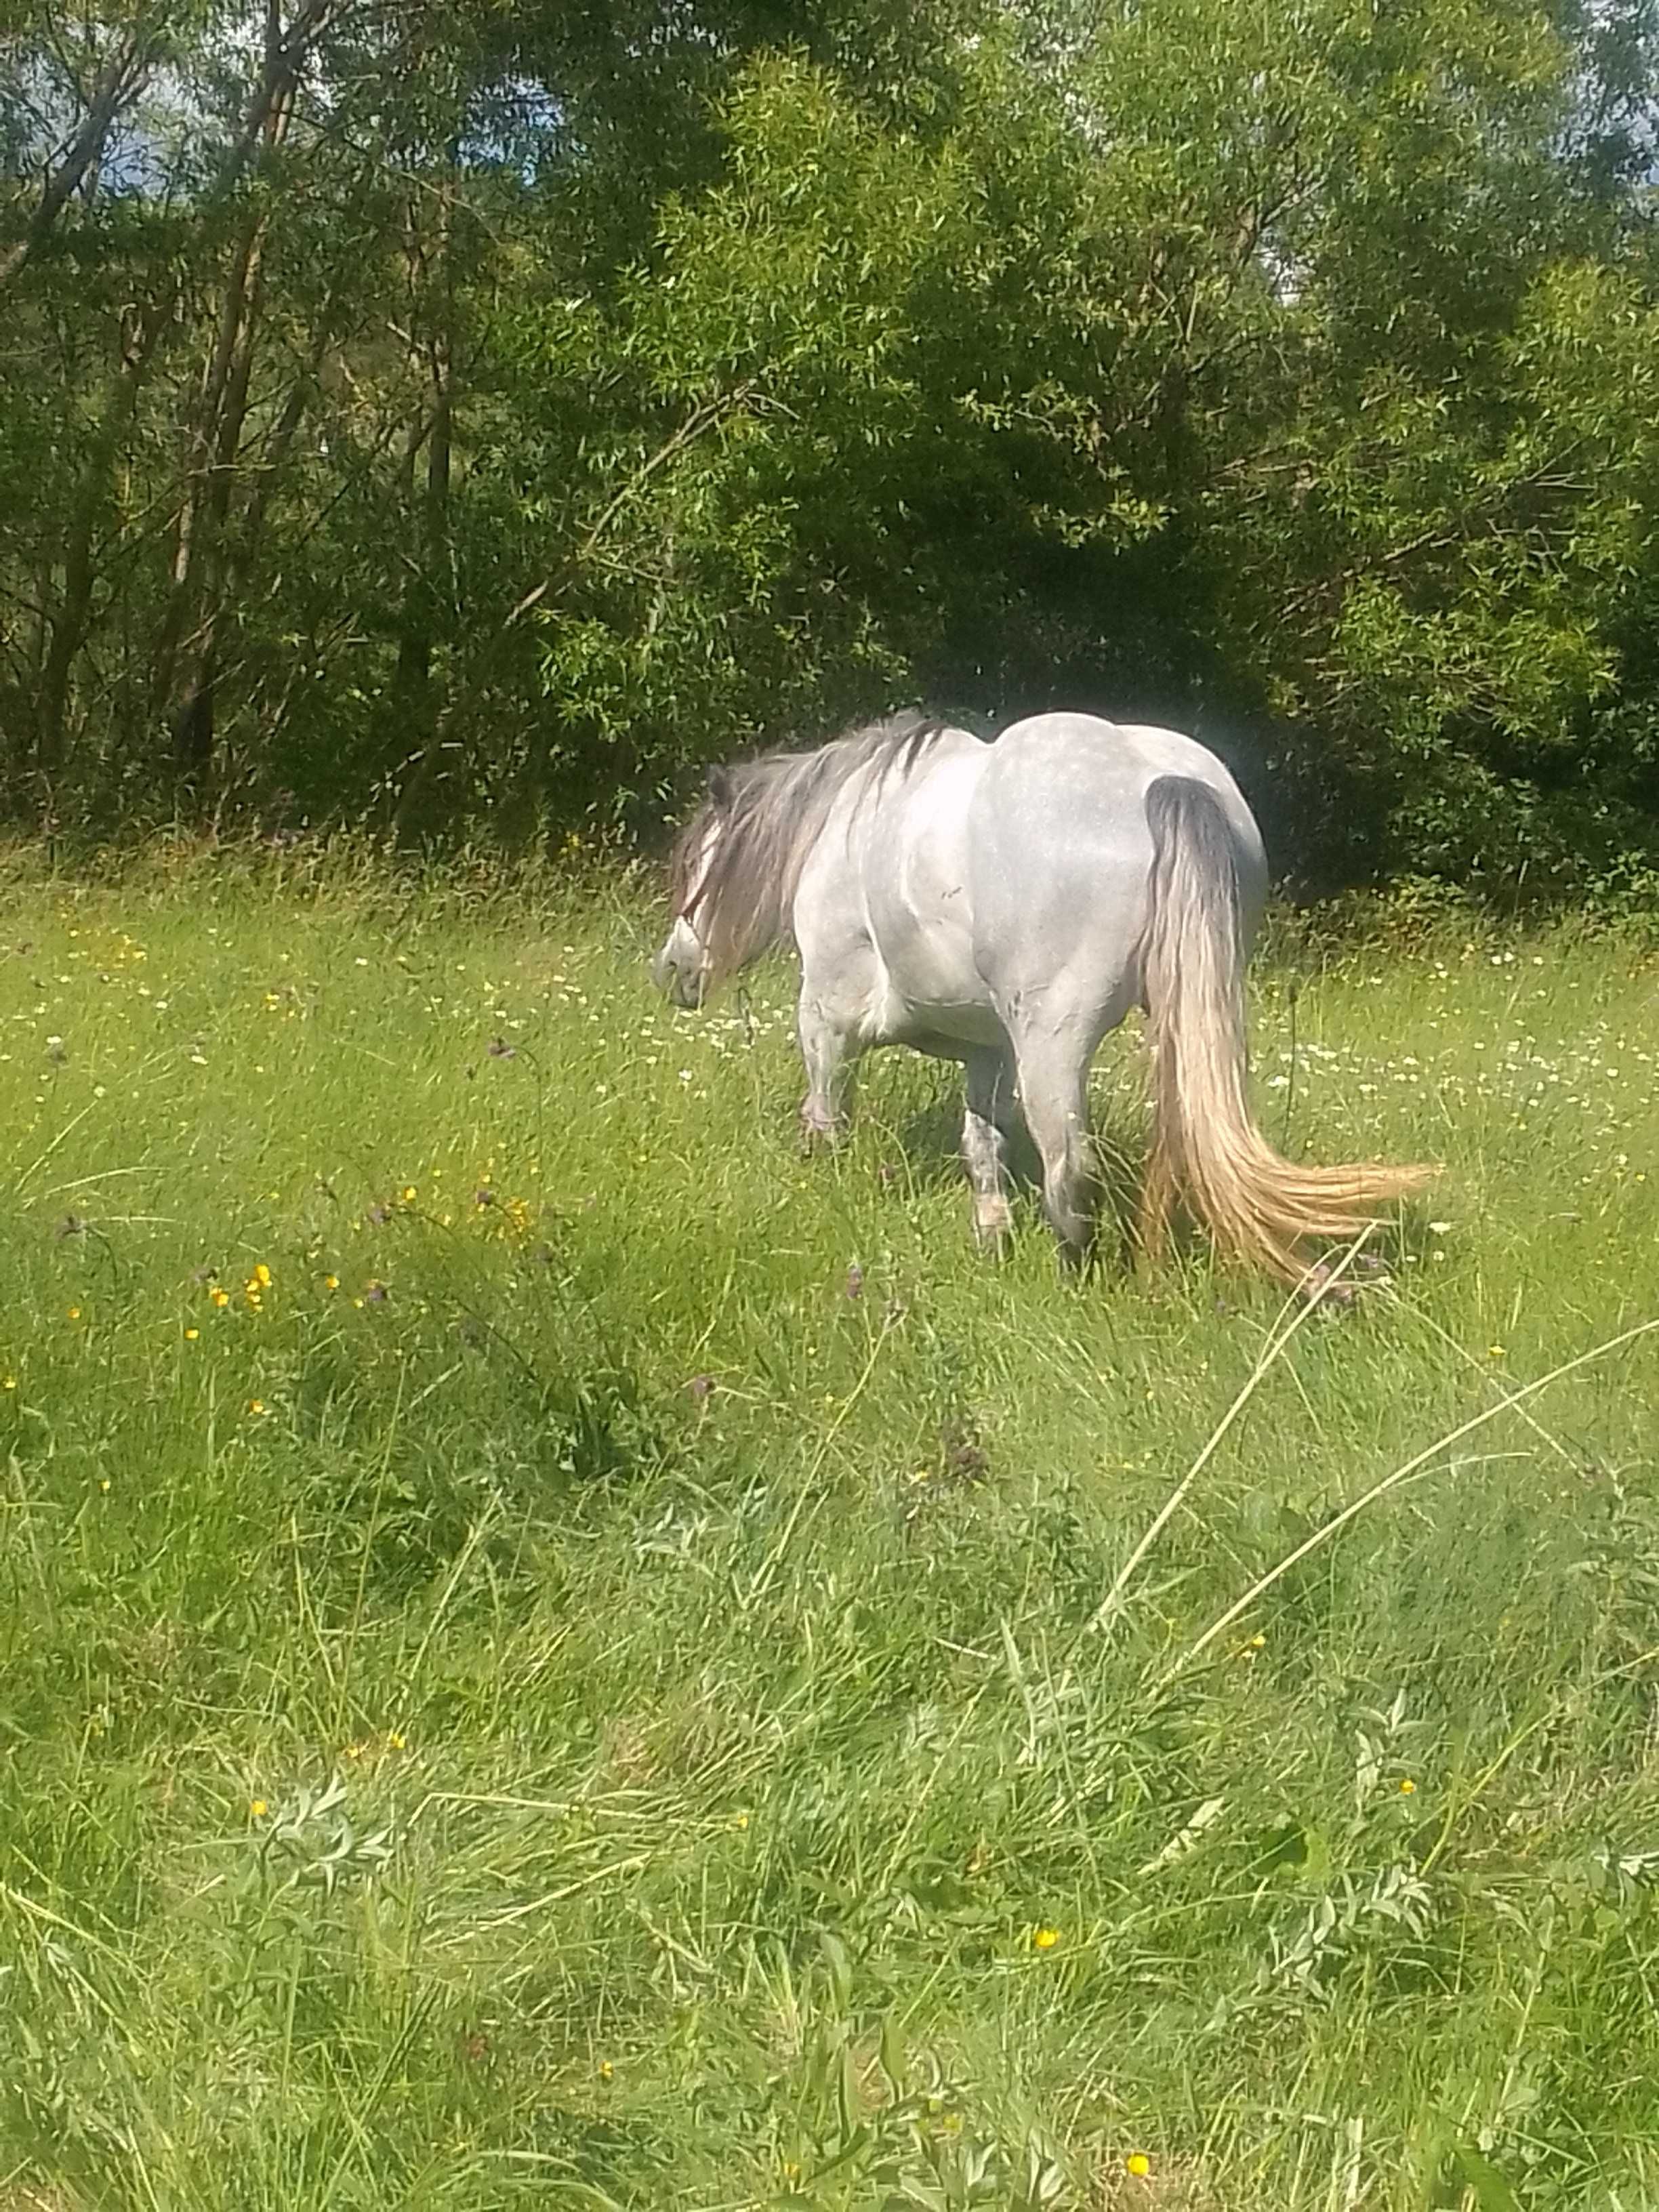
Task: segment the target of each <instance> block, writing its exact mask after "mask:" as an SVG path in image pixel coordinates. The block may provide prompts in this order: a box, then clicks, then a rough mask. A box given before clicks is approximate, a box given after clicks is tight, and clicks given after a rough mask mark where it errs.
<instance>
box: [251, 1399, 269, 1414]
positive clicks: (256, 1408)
mask: <svg viewBox="0 0 1659 2212" xmlns="http://www.w3.org/2000/svg"><path fill="white" fill-rule="evenodd" d="M247 1409H248V1411H249V1413H264V1410H265V1401H264V1399H263V1398H250V1399H249V1400H248V1401H247Z"/></svg>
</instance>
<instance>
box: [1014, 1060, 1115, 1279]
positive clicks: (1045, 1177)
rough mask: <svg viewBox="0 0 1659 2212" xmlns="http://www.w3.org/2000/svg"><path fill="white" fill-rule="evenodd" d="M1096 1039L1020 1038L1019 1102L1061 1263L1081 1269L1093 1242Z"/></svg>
mask: <svg viewBox="0 0 1659 2212" xmlns="http://www.w3.org/2000/svg"><path fill="white" fill-rule="evenodd" d="M1092 1042H1093V1040H1092V1039H1091V1038H1090V1037H1087V1036H1081V1035H1077V1034H1074V1033H1073V1032H1071V1031H1069V1030H1059V1031H1056V1032H1049V1033H1045V1034H1042V1035H1036V1036H1016V1038H1015V1041H1014V1054H1015V1059H1016V1061H1017V1064H1018V1071H1019V1103H1020V1105H1021V1107H1022V1108H1023V1109H1024V1115H1025V1125H1026V1127H1027V1128H1029V1129H1030V1133H1031V1136H1032V1139H1033V1141H1034V1142H1035V1143H1036V1148H1037V1151H1038V1152H1040V1153H1041V1154H1042V1206H1043V1211H1044V1212H1045V1213H1046V1214H1047V1215H1048V1226H1049V1227H1050V1228H1051V1229H1052V1230H1053V1231H1054V1235H1055V1237H1057V1238H1058V1239H1059V1241H1060V1258H1061V1259H1062V1260H1063V1261H1066V1264H1067V1265H1068V1266H1071V1267H1081V1266H1082V1265H1083V1263H1084V1261H1085V1260H1086V1259H1087V1258H1088V1256H1089V1247H1090V1244H1091V1242H1092V1241H1093V1237H1094V1227H1095V1206H1096V1203H1097V1191H1096V1188H1095V1176H1094V1154H1093V1149H1092V1147H1091V1144H1090V1140H1089V1060H1090V1057H1091V1045H1092Z"/></svg>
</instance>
